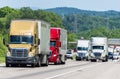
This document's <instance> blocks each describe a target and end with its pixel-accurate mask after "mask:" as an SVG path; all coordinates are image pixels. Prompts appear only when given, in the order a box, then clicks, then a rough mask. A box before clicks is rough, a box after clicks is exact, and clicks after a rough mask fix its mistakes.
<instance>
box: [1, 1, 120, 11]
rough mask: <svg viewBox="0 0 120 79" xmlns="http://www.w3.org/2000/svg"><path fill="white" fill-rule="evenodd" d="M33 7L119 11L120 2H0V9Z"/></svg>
mask: <svg viewBox="0 0 120 79" xmlns="http://www.w3.org/2000/svg"><path fill="white" fill-rule="evenodd" d="M4 6H9V7H12V8H21V7H34V8H39V9H48V8H55V7H73V8H78V9H83V10H92V11H107V10H115V11H120V0H0V8H1V7H4Z"/></svg>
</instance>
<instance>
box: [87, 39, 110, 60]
mask: <svg viewBox="0 0 120 79" xmlns="http://www.w3.org/2000/svg"><path fill="white" fill-rule="evenodd" d="M89 49H90V56H89V57H90V60H91V61H96V60H102V61H108V42H107V38H106V37H91V39H90V48H89Z"/></svg>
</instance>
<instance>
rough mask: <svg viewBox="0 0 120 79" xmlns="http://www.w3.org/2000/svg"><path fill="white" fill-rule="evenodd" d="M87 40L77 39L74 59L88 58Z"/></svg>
mask: <svg viewBox="0 0 120 79" xmlns="http://www.w3.org/2000/svg"><path fill="white" fill-rule="evenodd" d="M88 47H89V40H78V42H77V54H76V60H84V59H85V60H88Z"/></svg>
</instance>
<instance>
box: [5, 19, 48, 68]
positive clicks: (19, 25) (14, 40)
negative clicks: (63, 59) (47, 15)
mask: <svg viewBox="0 0 120 79" xmlns="http://www.w3.org/2000/svg"><path fill="white" fill-rule="evenodd" d="M49 27H50V24H48V23H46V22H44V21H40V20H12V21H11V24H10V31H9V42H8V43H6V41H5V39H4V40H3V43H4V44H5V45H6V46H7V48H8V51H7V54H6V60H5V63H6V67H9V66H17V65H25V66H26V65H31V66H33V67H35V66H38V67H40V66H41V65H46V66H48V54H49V53H50V50H49V44H50V39H49V38H50V34H49Z"/></svg>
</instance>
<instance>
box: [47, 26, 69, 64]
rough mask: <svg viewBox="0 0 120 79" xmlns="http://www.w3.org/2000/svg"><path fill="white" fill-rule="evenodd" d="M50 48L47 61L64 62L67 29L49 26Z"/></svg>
mask: <svg viewBox="0 0 120 79" xmlns="http://www.w3.org/2000/svg"><path fill="white" fill-rule="evenodd" d="M50 50H51V55H50V56H49V59H48V60H49V62H53V63H54V64H61V63H63V64H64V63H65V54H66V51H67V31H66V30H64V29H61V28H54V27H51V28H50Z"/></svg>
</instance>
